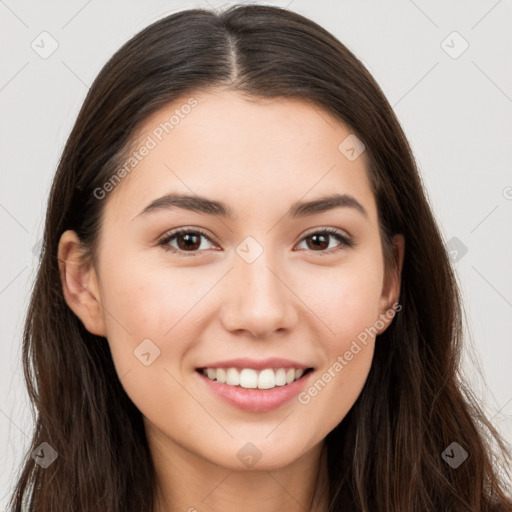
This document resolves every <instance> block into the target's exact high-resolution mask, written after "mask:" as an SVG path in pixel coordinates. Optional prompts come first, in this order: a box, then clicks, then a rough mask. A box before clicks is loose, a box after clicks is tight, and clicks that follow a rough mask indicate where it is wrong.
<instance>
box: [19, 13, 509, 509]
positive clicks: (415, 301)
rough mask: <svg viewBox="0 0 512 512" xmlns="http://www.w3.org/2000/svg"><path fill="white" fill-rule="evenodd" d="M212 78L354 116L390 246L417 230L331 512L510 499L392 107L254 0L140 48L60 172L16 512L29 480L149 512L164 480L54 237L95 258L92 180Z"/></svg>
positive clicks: (355, 410) (78, 132)
mask: <svg viewBox="0 0 512 512" xmlns="http://www.w3.org/2000/svg"><path fill="white" fill-rule="evenodd" d="M211 86H217V87H225V88H227V89H229V90H236V91H243V92H245V93H247V94H249V95H251V96H253V97H256V98H258V97H260V98H295V99H297V98H298V99H301V100H303V101H307V102H311V103H312V104H314V105H317V106H319V107H321V108H323V109H325V110H326V111H328V112H329V113H331V114H333V115H334V116H336V117H337V118H338V119H339V120H340V121H342V122H344V123H345V124H346V125H347V126H349V127H350V130H351V131H352V132H353V133H355V134H356V136H357V137H358V138H359V139H361V140H362V141H363V142H364V144H365V146H366V154H367V158H368V162H369V169H368V171H369V173H370V176H371V182H372V187H373V191H374V194H375V198H376V202H377V206H378V213H379V223H380V229H381V236H382V243H383V247H384V249H385V250H386V252H385V254H389V248H390V240H391V237H392V235H393V234H395V233H402V234H403V235H404V237H405V241H406V254H405V259H404V263H403V269H402V282H401V295H400V302H401V305H402V310H401V311H400V313H399V314H398V315H396V317H395V318H394V319H393V322H392V323H391V325H390V327H389V328H388V329H387V330H386V331H385V332H384V333H383V334H382V335H380V336H379V337H378V340H377V342H376V344H375V353H374V360H373V363H372V367H371V369H370V373H369V375H368V379H367V381H366V383H365V386H364V388H363V390H362V392H361V394H360V396H359V397H358V399H357V401H356V403H355V404H354V406H353V407H352V408H351V410H350V411H349V413H348V414H347V416H346V417H345V418H344V419H343V421H342V422H341V423H340V424H339V425H338V426H337V427H336V428H335V429H334V430H332V431H331V432H330V433H329V434H328V435H327V437H326V440H325V441H326V443H325V445H326V447H327V462H328V477H329V487H330V491H329V500H328V501H329V510H330V511H333V512H334V511H343V512H347V511H365V512H375V511H377V510H379V511H380V510H386V511H400V512H413V511H414V512H420V511H424V512H439V511H441V510H450V511H451V512H455V511H475V512H476V511H481V512H484V511H494V512H498V511H504V510H511V509H512V502H511V499H510V496H508V497H507V496H506V494H505V490H504V486H505V482H504V481H503V480H501V478H504V476H505V475H503V476H500V472H501V471H499V470H498V469H496V468H494V467H493V464H502V465H503V467H502V469H503V471H506V476H507V477H509V476H510V475H509V474H508V470H507V469H506V467H505V464H507V465H508V463H509V461H510V454H509V453H508V452H507V451H506V448H505V445H504V442H503V441H502V440H501V438H500V436H499V434H498V433H497V432H496V430H495V429H494V428H493V426H492V425H491V423H490V422H489V421H488V420H487V419H486V417H485V415H484V414H483V412H482V410H481V409H480V407H479V405H478V402H477V400H476V399H475V398H474V397H473V395H472V393H471V391H470V390H469V388H468V387H467V386H466V385H465V384H464V382H463V381H462V380H461V378H460V376H459V373H458V372H459V359H460V351H461V339H462V328H461V323H462V322H461V305H460V297H459V292H458V289H457V285H456V280H455V278H454V274H453V270H452V268H451V266H450V261H449V259H448V257H447V252H446V250H445V247H444V244H443V240H442V237H441V235H440V232H439V230H438V227H437V225H436V222H435V220H434V218H433V215H432V213H431V209H430V207H429V204H428V201H427V199H426V197H425V193H424V191H423V187H422V183H421V180H420V177H419V174H418V171H417V168H416V164H415V162H414V158H413V155H412V152H411V149H410V147H409V144H408V142H407V139H406V137H405V135H404V133H403V131H402V129H401V127H400V124H399V122H398V120H397V118H396V117H395V115H394V113H393V110H392V109H391V107H390V105H389V103H388V102H387V100H386V98H385V96H384V94H383V93H382V91H381V89H380V88H379V86H378V85H377V83H376V82H375V80H374V79H373V78H372V76H371V75H370V74H369V72H368V71H367V70H366V68H365V67H364V66H363V64H362V63H361V62H360V61H359V60H358V59H357V58H356V57H355V56H354V55H353V54H352V53H351V52H350V51H349V50H348V49H347V48H346V47H345V46H344V45H343V44H342V43H340V42H339V41H338V40H337V39H336V38H335V37H334V36H332V35H331V34H330V33H329V32H327V31H326V30H325V29H323V28H322V27H320V26H318V25H317V24H315V23H314V22H312V21H310V20H308V19H306V18H304V17H302V16H300V15H298V14H296V13H294V12H291V11H288V10H285V9H280V8H277V7H269V6H257V5H248V6H234V7H231V8H229V9H228V10H226V11H224V12H222V13H220V14H215V13H213V12H210V11H206V10H200V9H194V10H187V11H182V12H179V13H176V14H173V15H171V16H167V17H165V18H163V19H161V20H159V21H157V22H156V23H154V24H152V25H150V26H149V27H147V28H145V29H144V30H142V31H141V32H140V33H139V34H137V35H136V36H134V37H133V38H132V39H131V40H130V41H128V42H127V43H126V44H125V45H124V46H123V47H122V48H121V49H120V50H119V51H118V52H117V53H116V54H115V55H114V56H113V57H112V58H111V59H110V60H109V61H108V62H107V64H106V65H105V66H104V67H103V69H102V70H101V72H100V74H99V75H98V77H97V78H96V80H95V81H94V83H93V85H92V87H91V88H90V91H89V93H88V95H87V98H86V99H85V102H84V104H83V106H82V108H81V110H80V113H79V115H78V118H77V120H76V123H75V125H74V127H73V130H72V132H71V134H70V136H69V138H68V140H67V143H66V146H65V149H64V152H63V155H62V158H61V160H60V163H59V166H58V169H57V172H56V175H55V178H54V181H53V185H52V189H51V193H50V197H49V202H48V209H47V216H46V225H45V232H44V243H43V249H42V254H41V259H40V266H39V269H38V274H37V279H36V282H35V286H34V289H33V293H32V297H31V302H30V306H29V309H28V313H27V318H26V324H25V330H24V338H23V366H24V374H25V379H26V383H27V387H28V392H29V395H30V399H31V401H32V403H33V407H34V408H35V410H36V411H37V419H36V426H35V431H34V434H33V439H32V443H31V449H30V452H29V453H27V455H26V458H25V460H24V462H23V466H22V468H21V474H20V476H19V480H18V482H17V485H16V488H15V491H14V493H13V495H12V497H11V505H12V506H13V510H15V511H19V510H20V507H21V500H22V495H23V493H24V492H25V491H26V490H27V486H28V485H29V482H30V480H31V477H33V478H34V481H35V488H34V493H33V499H32V506H33V509H34V510H36V511H37V512H57V511H64V510H70V511H90V510H102V511H103V512H115V511H116V512H117V511H122V512H130V511H133V512H135V511H136V512H140V511H141V510H144V511H151V510H152V509H153V506H154V501H153V500H154V492H155V488H156V475H155V472H154V468H153V464H152V459H151V456H150V452H149V449H148V444H147V440H146V437H145V431H144V426H143V422H142V416H141V413H140V412H139V410H138V409H137V408H136V407H135V405H134V404H133V403H132V402H131V400H130V399H129V397H128V396H127V395H126V393H125V391H124V389H123V387H122V386H121V384H120V381H119V378H118V375H117V374H116V371H115V368H114V365H113V361H112V358H111V355H110V351H109V346H108V343H107V341H106V339H105V338H102V337H99V336H95V335H93V334H91V333H89V332H88V331H87V330H86V329H85V328H84V326H83V324H82V323H81V321H80V320H79V319H78V317H77V316H75V314H74V313H73V312H72V311H71V310H70V308H69V307H68V306H67V304H66V302H65V300H64V297H63V292H62V286H61V281H60V276H59V268H58V261H57V247H58V242H59V239H60V236H61V234H62V233H63V232H64V231H65V230H67V229H72V230H75V231H76V232H77V234H78V236H79V237H80V239H81V241H82V242H83V243H84V245H85V247H88V248H89V250H90V252H91V253H92V254H94V247H95V241H96V240H97V238H98V233H99V228H100V220H101V215H102V208H103V207H104V205H105V201H99V200H98V199H97V198H96V197H95V196H94V193H93V191H94V190H95V189H96V188H97V187H101V186H102V185H103V184H104V183H105V182H106V181H107V180H108V179H109V177H111V176H112V175H113V173H114V172H115V170H116V169H117V168H118V167H117V166H118V165H120V163H121V162H122V161H123V159H124V155H125V154H126V152H127V150H128V149H127V148H129V147H130V144H131V143H132V140H133V139H132V138H133V135H134V133H135V132H136V129H137V128H138V127H139V126H140V125H141V123H142V122H143V121H144V120H145V119H146V118H147V117H148V116H149V115H150V114H152V113H153V112H155V111H157V110H158V109H160V108H162V107H164V106H165V105H166V104H168V103H169V102H171V101H173V100H174V99H176V98H178V97H179V96H180V97H181V96H182V95H183V94H185V93H193V92H194V91H197V90H200V89H204V88H209V87H211ZM386 260H387V264H388V266H389V265H390V264H391V263H390V261H388V259H387V258H386ZM42 442H48V443H49V444H50V445H51V446H52V447H53V448H54V449H55V450H56V451H57V453H58V454H59V457H58V459H57V461H56V462H55V463H53V464H51V465H50V466H49V467H48V468H46V469H42V468H41V467H39V466H38V465H36V463H35V461H34V460H33V459H32V457H31V456H30V455H31V453H32V451H33V450H34V449H35V448H36V447H38V446H39V445H40V444H41V443H42ZM452 442H457V443H458V444H459V445H460V446H461V447H462V448H463V449H464V450H465V451H466V452H467V453H468V454H469V457H468V459H467V460H465V461H464V463H463V464H461V465H460V466H459V467H458V468H457V469H454V468H452V467H451V466H450V465H448V464H447V463H446V462H445V461H444V460H443V458H442V455H441V454H442V452H443V450H445V448H447V447H448V446H449V445H450V444H451V443H452ZM494 444H496V445H497V447H499V451H498V450H497V448H496V447H494V446H493V445H494ZM498 455H499V457H501V458H498Z"/></svg>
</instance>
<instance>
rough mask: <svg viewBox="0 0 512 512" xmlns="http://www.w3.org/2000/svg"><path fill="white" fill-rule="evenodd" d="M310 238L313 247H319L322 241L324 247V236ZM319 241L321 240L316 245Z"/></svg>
mask: <svg viewBox="0 0 512 512" xmlns="http://www.w3.org/2000/svg"><path fill="white" fill-rule="evenodd" d="M310 238H311V240H314V242H313V245H314V246H315V247H320V245H321V244H322V241H323V243H324V245H325V241H326V239H327V237H326V236H325V235H312V236H311V237H310ZM319 239H321V240H322V241H320V244H319V243H318V240H319Z"/></svg>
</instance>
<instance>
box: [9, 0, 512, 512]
mask: <svg viewBox="0 0 512 512" xmlns="http://www.w3.org/2000/svg"><path fill="white" fill-rule="evenodd" d="M242 3H247V2H242ZM252 3H258V2H252ZM259 3H269V4H273V5H278V6H281V7H286V6H288V7H289V8H290V9H293V10H295V11H297V12H299V13H301V14H303V15H305V16H307V17H309V18H311V19H313V20H315V21H316V22H318V23H320V24H321V25H322V26H324V27H325V28H326V29H327V30H329V31H331V32H332V33H333V34H334V35H335V36H337V37H338V38H339V39H340V40H341V41H342V42H343V43H344V44H346V45H347V46H348V47H349V48H350V49H351V50H352V51H353V52H354V53H355V54H356V55H357V56H358V57H359V58H360V59H361V60H362V61H363V63H364V64H365V65H366V66H367V67H368V69H369V70H370V72H371V73H372V74H373V76H374V77H375V78H376V80H377V81H378V82H379V84H380V85H381V87H382V89H383V90H384V92H385V94H386V96H387V97H388V99H389V101H390V103H391V105H392V106H393V108H394V110H395V112H396V114H397V116H398V118H399V120H400V122H401V123H402V126H403V127H404V130H405V132H406V134H407V136H408V138H409V141H410V143H411V146H412V148H413V151H414V153H415V156H416V158H417V161H418V164H419V167H420V170H421V172H422V177H423V180H424V184H425V187H426V189H427V192H428V195H429V198H430V201H431V204H432V207H433V209H434V212H435V215H436V217H437V219H438V221H439V224H440V226H441V230H442V233H443V236H444V238H445V241H446V242H447V243H448V247H449V249H450V250H452V251H453V252H452V255H453V258H454V265H455V268H456V271H457V274H458V276H459V281H460V285H461V289H462V293H463V298H464V301H465V311H466V317H467V324H468V330H469V333H468V337H467V350H466V352H465V354H464V367H463V374H464V375H466V376H467V378H468V379H469V381H470V383H471V384H472V385H473V386H474V390H475V393H476V394H477V396H479V397H480V398H481V399H482V400H483V403H484V407H485V409H486V410H487V412H488V414H489V417H492V418H493V422H494V423H495V425H496V426H497V427H498V428H499V429H501V430H502V431H503V433H504V434H505V435H506V438H507V439H508V440H509V442H510V441H512V372H511V371H510V365H511V362H512V343H511V341H512V340H511V334H510V328H511V323H510V319H511V312H512V267H511V262H512V257H511V256H512V229H511V224H512V215H511V213H512V172H511V165H510V164H511V159H512V155H511V150H510V148H511V141H512V139H511V134H512V116H511V112H512V76H511V73H512V67H511V66H510V61H511V59H510V56H511V55H512V32H511V31H510V22H511V19H512V16H511V14H512V3H511V1H505V0H501V1H495V2H484V1H452V2H450V3H448V2H446V1H440V0H437V1H429V2H426V1H421V2H420V1H419V0H417V1H412V0H400V1H393V2H391V1H389V0H388V1H384V2H383V1H362V0H356V1H345V0H343V1H337V2H334V1H331V2H328V1H318V0H316V1H315V2H312V1H309V2H307V1H306V0H292V1H291V2H290V1H289V0H284V1H276V2H259ZM228 4H229V3H226V2H223V3H221V2H215V1H214V0H209V2H206V1H203V2H199V1H198V2H190V1H181V2H178V1H167V2H166V1H162V0H160V1H157V0H153V1H144V2H142V1H137V2H134V1H132V2H126V1H124V2H121V1H112V0H109V1H103V2H99V1H98V0H89V1H87V0H77V1H69V0H68V1H66V2H64V1H63V0H62V1H58V2H57V1H53V2H50V1H47V2H37V1H15V0H5V1H3V0H0V16H1V17H0V23H1V30H0V38H1V43H0V48H1V50H0V51H1V60H0V66H1V74H0V101H1V108H2V116H1V119H0V130H1V137H0V140H1V144H2V147H1V151H0V159H1V173H2V174H1V189H0V226H1V236H2V245H1V247H2V250H1V255H0V314H1V323H0V325H1V336H2V342H1V346H2V355H3V357H1V358H0V374H1V375H2V379H1V386H0V413H1V414H0V468H1V471H0V510H3V507H5V504H6V494H7V493H8V492H9V491H10V489H11V487H12V484H13V481H14V474H15V473H14V472H15V471H16V470H17V467H18V465H19V461H20V460H21V456H22V454H23V453H24V450H25V449H26V447H27V446H28V441H29V435H30V433H31V430H32V417H31V414H30V410H29V406H28V400H27V394H26V391H25V388H24V383H23V380H22V369H21V364H20V358H21V332H22V326H23V319H24V315H25V311H26V307H27V304H28V298H29V293H30V288H31V284H32V280H33V278H34V274H35V268H36V262H37V260H36V257H35V254H34V250H33V248H34V246H35V245H36V244H37V243H38V241H39V240H40V238H41V234H42V228H43V219H44V210H45V203H46V198H47V194H48V192H49V187H50V181H51V178H52V176H53V174H54V172H55V169H56V165H57V162H58V159H59V156H60V153H61V151H62V149H63V145H64V142H65V140H66V137H67V135H68V134H69V131H70V130H71V127H72V125H73V123H74V121H75V118H76V115H77V113H78V109H79V108H80V106H81V103H82V101H83V100H84V98H85V94H86V93H87V90H88V87H89V85H90V84H91V83H92V81H93V79H94V78H95V76H96V75H97V73H98V72H99V71H100V69H101V67H102V66H103V65H104V63H105V62H106V60H107V59H108V58H109V57H110V56H111V54H112V53H113V52H114V51H116V50H117V49H118V48H119V47H120V46H121V45H122V44H123V43H124V42H125V41H126V40H127V39H129V38H130V37H131V36H132V35H134V34H135V33H136V32H138V31H139V30H140V29H142V28H143V27H145V26H147V25H148V24H149V23H151V22H153V21H156V20H157V19H159V18H161V17H163V16H164V15H166V14H170V13H172V12H176V11H179V10H182V9H188V8H192V7H204V8H209V7H224V6H226V5H228ZM44 31H46V32H48V33H49V34H50V36H48V35H43V36H41V35H40V34H41V33H42V32H44ZM454 31H456V32H458V33H459V34H460V36H458V35H456V34H455V35H454V34H453V32H454ZM53 40H55V41H56V43H54V42H53ZM443 41H444V42H443ZM464 41H466V42H467V44H468V45H469V46H468V48H467V49H466V50H465V51H464V52H463V53H460V52H461V51H462V50H463V49H464V47H465V45H466V43H465V42H464ZM52 44H54V45H55V44H58V48H57V49H56V50H55V51H54V53H52V54H51V55H50V56H46V55H42V56H41V54H42V53H43V52H45V51H49V50H50V49H51V45H52ZM31 45H32V46H33V47H34V49H33V48H32V47H31ZM36 49H37V51H36ZM38 52H39V53H38ZM459 53H460V55H459ZM42 57H47V58H42ZM466 250H467V252H466V253H464V252H465V251H466ZM455 251H457V252H455ZM428 278H429V276H425V279H428ZM472 351H474V355H472ZM479 372H482V373H483V375H484V377H485V382H486V383H487V387H486V385H485V383H484V381H483V379H482V377H481V376H480V373H479Z"/></svg>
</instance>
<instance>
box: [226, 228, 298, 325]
mask: <svg viewBox="0 0 512 512" xmlns="http://www.w3.org/2000/svg"><path fill="white" fill-rule="evenodd" d="M236 252H237V255H236V256H235V260H234V268H233V270H232V272H230V275H229V278H228V279H229V290H228V293H227V300H226V302H225V304H224V309H223V311H224V314H223V322H224V324H225V327H226V328H227V329H229V330H239V329H243V330H248V331H251V332H252V333H253V334H254V335H263V334H265V333H270V332H271V331H273V330H277V329H281V328H289V327H290V326H291V325H292V323H293V322H294V320H295V318H296V313H295V310H294V304H293V294H292V293H291V292H290V290H288V288H287V286H286V285H285V282H286V278H285V276H284V275H281V274H283V271H282V270H281V269H282V265H280V263H279V261H278V258H276V257H275V255H274V254H272V252H271V250H270V249H269V248H264V247H263V245H262V244H261V243H259V242H258V241H256V240H255V239H254V238H252V237H247V238H246V239H245V240H244V241H243V242H242V243H240V244H239V246H238V247H237V249H236Z"/></svg>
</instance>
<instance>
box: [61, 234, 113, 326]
mask: <svg viewBox="0 0 512 512" xmlns="http://www.w3.org/2000/svg"><path fill="white" fill-rule="evenodd" d="M58 260H59V271H60V278H61V283H62V291H63V293H64V298H65V300H66V303H67V304H68V306H69V307H70V308H71V310H72V311H73V312H74V313H75V315H76V316H78V318H80V320H81V321H82V323H83V324H84V326H85V328H86V329H87V330H88V331H89V332H90V333H91V334H96V335H98V336H106V329H105V318H104V316H103V308H102V306H101V297H100V293H99V287H98V281H97V277H96V271H95V270H94V266H93V264H92V261H91V258H89V257H86V256H85V253H84V251H83V249H82V245H81V242H80V239H79V238H78V236H77V234H76V233H75V232H74V231H70V230H68V231H65V232H64V233H63V234H62V236H61V237H60V241H59V248H58Z"/></svg>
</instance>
